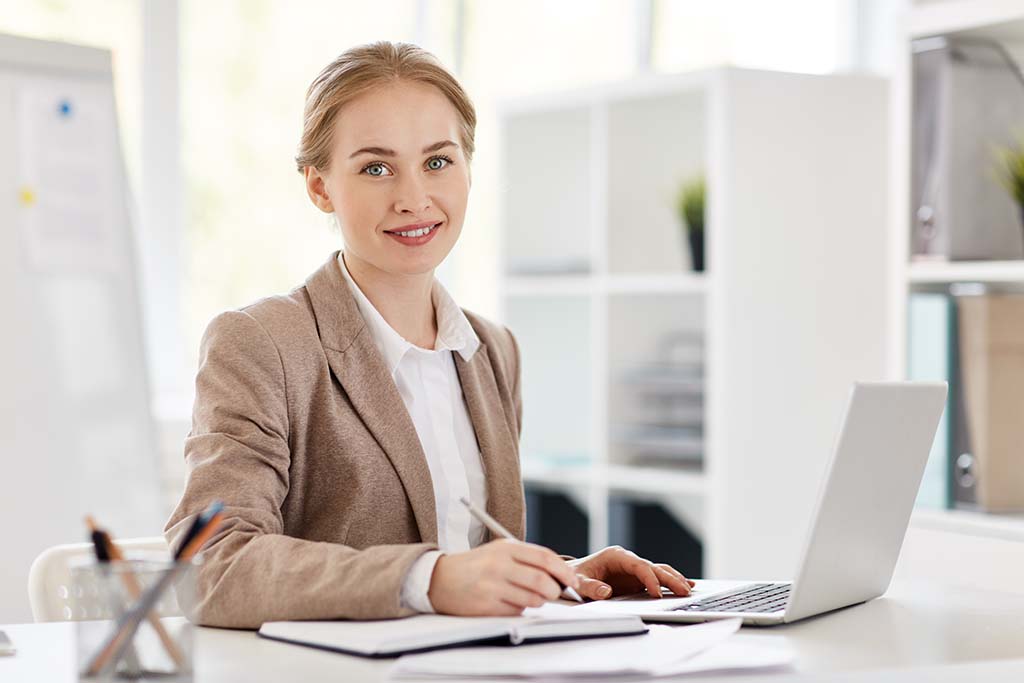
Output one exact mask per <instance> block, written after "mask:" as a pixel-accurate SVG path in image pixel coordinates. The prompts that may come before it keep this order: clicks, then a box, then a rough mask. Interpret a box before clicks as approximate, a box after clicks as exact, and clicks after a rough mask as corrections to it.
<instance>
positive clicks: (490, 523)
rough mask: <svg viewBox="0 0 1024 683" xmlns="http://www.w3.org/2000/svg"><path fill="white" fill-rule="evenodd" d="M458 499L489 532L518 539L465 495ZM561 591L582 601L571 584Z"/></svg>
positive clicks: (577, 600) (563, 587)
mask: <svg viewBox="0 0 1024 683" xmlns="http://www.w3.org/2000/svg"><path fill="white" fill-rule="evenodd" d="M459 500H461V501H462V504H463V505H465V506H466V508H467V509H468V510H469V514H471V515H473V516H474V517H476V518H477V519H479V520H480V522H481V523H482V524H483V525H484V526H485V527H487V528H488V529H490V530H491V533H493V534H496V535H498V536H501V537H502V538H510V539H512V540H513V541H515V540H518V539H517V538H516V537H515V536H513V535H512V534H511V533H509V530H508V529H506V528H505V527H503V526H502V525H501V524H499V523H498V520H496V519H494V517H491V516H490V515H489V514H487V513H486V512H484V511H483V510H481V509H480V508H478V507H477V506H476V505H473V502H472V501H471V500H469V499H468V498H466V497H462V498H459ZM552 578H554V577H552ZM555 581H558V579H555ZM558 583H559V585H561V583H562V582H561V581H558ZM562 591H563V592H564V593H565V594H566V595H568V596H569V597H570V598H572V599H573V600H575V601H576V602H583V598H581V597H580V594H579V593H577V592H576V590H575V589H574V588H573V587H572V586H562Z"/></svg>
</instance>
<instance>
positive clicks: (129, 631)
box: [85, 501, 224, 676]
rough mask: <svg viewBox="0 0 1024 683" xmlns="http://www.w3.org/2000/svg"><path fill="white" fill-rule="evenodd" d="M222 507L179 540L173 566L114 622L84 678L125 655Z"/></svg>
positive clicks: (204, 515)
mask: <svg viewBox="0 0 1024 683" xmlns="http://www.w3.org/2000/svg"><path fill="white" fill-rule="evenodd" d="M222 508H223V504H222V503H221V502H220V501H214V502H213V503H212V504H211V505H210V506H209V507H208V508H207V509H206V510H204V511H203V512H202V513H201V514H200V515H199V518H198V520H197V522H196V523H194V524H193V525H192V528H191V529H189V533H188V534H186V536H185V538H184V539H183V540H182V543H181V545H180V546H179V548H178V550H177V552H176V553H174V561H175V564H174V566H173V567H172V568H171V569H170V570H169V571H167V572H166V573H164V575H163V576H162V577H161V578H160V579H159V580H158V581H157V582H156V583H155V584H154V585H153V586H151V587H150V588H149V590H147V591H146V592H145V593H143V594H142V596H141V597H140V598H139V600H138V603H137V604H136V606H135V607H134V608H132V609H131V610H130V611H129V612H126V613H125V614H123V615H122V616H121V618H120V619H118V620H117V622H116V624H115V630H114V633H113V634H111V636H110V637H109V638H108V639H107V641H106V642H105V643H104V644H103V646H102V647H101V648H100V651H99V652H97V653H96V655H95V656H94V657H93V658H92V659H91V660H90V662H89V665H88V666H87V667H86V670H85V671H86V675H88V676H95V675H97V674H99V673H101V672H104V671H106V670H107V669H108V667H110V666H111V665H112V664H114V663H116V662H117V661H118V660H119V659H120V658H121V655H122V653H124V651H125V649H126V647H127V646H128V643H129V642H130V638H131V636H132V635H134V633H135V630H136V629H137V628H138V627H139V624H140V623H141V622H142V620H143V619H144V618H145V616H146V614H147V613H148V612H149V610H151V609H152V608H153V606H154V605H155V604H156V603H157V601H158V600H159V599H160V595H161V594H162V593H163V592H164V591H166V590H167V589H168V588H169V587H170V585H171V583H173V582H174V579H175V578H176V576H177V574H178V573H179V572H180V571H182V568H183V567H184V566H185V565H186V563H188V561H189V560H191V559H192V558H193V557H194V556H195V555H196V553H198V552H199V549H200V548H202V547H203V544H205V543H206V542H207V541H208V540H210V538H211V537H212V536H213V534H214V532H215V531H216V530H217V528H218V527H219V526H220V523H221V521H223V519H224V514H223V513H222V512H221V510H222Z"/></svg>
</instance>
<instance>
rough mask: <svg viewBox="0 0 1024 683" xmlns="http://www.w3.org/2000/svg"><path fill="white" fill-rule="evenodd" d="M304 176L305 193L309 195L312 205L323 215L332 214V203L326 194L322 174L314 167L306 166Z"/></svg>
mask: <svg viewBox="0 0 1024 683" xmlns="http://www.w3.org/2000/svg"><path fill="white" fill-rule="evenodd" d="M305 176H306V193H307V194H308V195H309V198H310V200H311V201H312V202H313V204H315V205H316V208H318V209H320V210H321V211H323V212H324V213H333V212H334V203H333V202H332V201H331V198H330V196H328V194H327V185H326V183H325V182H324V176H323V174H321V173H320V171H318V170H317V169H316V167H315V166H306V169H305Z"/></svg>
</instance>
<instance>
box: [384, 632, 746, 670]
mask: <svg viewBox="0 0 1024 683" xmlns="http://www.w3.org/2000/svg"><path fill="white" fill-rule="evenodd" d="M740 622H741V620H740V619H728V620H723V621H712V622H708V623H704V624H697V625H694V626H675V627H673V626H664V625H660V624H653V625H651V626H650V629H651V630H650V632H649V633H647V634H645V635H639V636H629V637H625V638H594V639H589V640H580V641H571V640H570V641H560V642H554V643H538V644H533V645H525V646H523V647H473V648H456V649H451V650H441V651H437V652H428V653H424V654H418V655H405V656H403V657H400V658H399V659H398V661H397V662H396V663H395V665H394V666H393V667H392V669H391V675H392V676H395V677H417V676H449V677H487V676H523V677H557V676H627V675H650V674H653V673H656V672H657V671H659V670H666V669H668V668H669V667H671V666H673V665H677V666H680V667H681V664H682V662H684V661H685V660H687V659H689V658H691V657H693V656H694V655H696V654H698V653H700V652H703V651H705V650H708V649H709V648H712V647H714V646H716V645H718V644H719V643H721V642H723V641H724V640H726V639H727V638H728V637H729V636H731V635H732V634H733V633H735V632H736V631H737V630H738V629H739V627H740ZM713 664H714V665H716V666H721V665H722V661H721V660H720V659H717V660H714V661H713ZM737 664H739V663H737Z"/></svg>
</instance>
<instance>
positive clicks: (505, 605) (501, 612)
mask: <svg viewBox="0 0 1024 683" xmlns="http://www.w3.org/2000/svg"><path fill="white" fill-rule="evenodd" d="M499 603H500V604H501V605H502V608H499V609H498V610H496V611H495V614H494V616H496V617H519V616H522V615H523V608H522V607H519V606H518V605H513V604H512V603H511V602H506V601H504V600H500V601H499Z"/></svg>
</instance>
